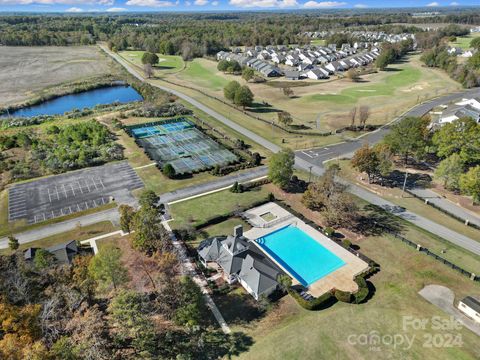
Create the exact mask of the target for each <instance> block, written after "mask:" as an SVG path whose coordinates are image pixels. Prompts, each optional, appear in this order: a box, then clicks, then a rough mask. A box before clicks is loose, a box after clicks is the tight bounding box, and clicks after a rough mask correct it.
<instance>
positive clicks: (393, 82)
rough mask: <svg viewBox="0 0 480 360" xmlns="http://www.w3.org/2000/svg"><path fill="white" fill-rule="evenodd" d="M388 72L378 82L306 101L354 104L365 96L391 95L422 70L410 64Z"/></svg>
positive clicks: (308, 97) (416, 76)
mask: <svg viewBox="0 0 480 360" xmlns="http://www.w3.org/2000/svg"><path fill="white" fill-rule="evenodd" d="M387 72H390V73H391V74H389V75H388V76H387V77H386V78H385V79H384V80H383V81H381V82H378V83H377V84H373V85H365V86H362V85H360V84H355V85H354V86H352V87H349V88H346V89H344V90H342V91H341V92H340V94H338V95H336V94H335V95H322V94H318V95H310V96H307V97H305V98H304V101H305V102H307V103H308V102H312V101H315V102H316V101H327V102H333V103H335V104H352V103H356V102H357V101H358V100H359V99H360V98H363V97H370V96H391V95H393V94H394V92H395V91H396V89H398V88H399V87H402V86H406V85H409V84H413V83H415V82H417V81H418V80H419V79H420V77H421V72H420V70H419V69H414V68H413V67H410V66H409V67H405V68H403V69H394V68H391V69H387Z"/></svg>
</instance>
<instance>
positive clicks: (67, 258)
mask: <svg viewBox="0 0 480 360" xmlns="http://www.w3.org/2000/svg"><path fill="white" fill-rule="evenodd" d="M39 249H40V248H33V247H32V248H28V249H26V250H24V252H23V255H24V258H25V260H27V261H29V260H33V259H34V258H35V253H36V252H37V251H38V250H39ZM45 250H46V251H48V252H49V253H50V254H52V255H53V256H54V257H55V259H56V261H57V263H59V264H71V263H72V261H73V258H74V257H75V256H76V255H78V254H79V252H80V249H79V248H78V246H77V242H76V241H75V240H72V241H69V242H65V243H62V244H58V245H54V246H50V247H48V248H46V249H45Z"/></svg>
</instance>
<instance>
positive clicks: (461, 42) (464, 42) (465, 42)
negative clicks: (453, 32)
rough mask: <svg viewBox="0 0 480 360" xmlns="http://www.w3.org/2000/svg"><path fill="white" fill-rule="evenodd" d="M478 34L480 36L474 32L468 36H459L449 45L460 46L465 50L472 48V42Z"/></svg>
mask: <svg viewBox="0 0 480 360" xmlns="http://www.w3.org/2000/svg"><path fill="white" fill-rule="evenodd" d="M478 36H480V34H478V33H474V34H470V35H467V36H461V37H457V40H456V41H452V42H450V43H449V45H450V46H452V47H458V48H460V49H463V50H466V49H470V42H471V41H472V39H474V38H476V37H478Z"/></svg>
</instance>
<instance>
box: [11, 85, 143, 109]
mask: <svg viewBox="0 0 480 360" xmlns="http://www.w3.org/2000/svg"><path fill="white" fill-rule="evenodd" d="M140 100H143V98H142V96H141V95H140V94H139V93H138V92H137V91H136V90H135V89H134V88H132V87H131V86H111V87H104V88H99V89H94V90H89V91H84V92H81V93H77V94H71V95H65V96H61V97H58V98H56V99H53V100H48V101H45V102H43V103H41V104H38V105H33V106H30V107H26V108H23V109H19V110H16V111H13V112H11V113H10V116H14V117H32V116H39V115H61V114H63V113H65V112H67V111H72V110H73V109H83V108H93V107H94V106H95V105H105V104H111V103H114V102H120V103H127V102H131V101H140ZM4 116H6V115H4Z"/></svg>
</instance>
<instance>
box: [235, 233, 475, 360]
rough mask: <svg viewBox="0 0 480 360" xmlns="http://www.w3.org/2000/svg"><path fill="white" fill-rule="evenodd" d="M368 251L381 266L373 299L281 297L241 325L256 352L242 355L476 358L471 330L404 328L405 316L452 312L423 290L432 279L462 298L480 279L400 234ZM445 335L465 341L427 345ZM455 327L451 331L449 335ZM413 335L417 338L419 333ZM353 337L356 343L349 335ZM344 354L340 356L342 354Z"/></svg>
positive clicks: (371, 243) (375, 241)
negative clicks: (315, 304)
mask: <svg viewBox="0 0 480 360" xmlns="http://www.w3.org/2000/svg"><path fill="white" fill-rule="evenodd" d="M360 247H361V251H362V252H363V253H364V254H366V255H367V256H369V257H371V258H372V259H374V260H375V261H377V262H378V263H380V265H381V267H382V270H381V271H380V272H379V273H378V274H376V275H375V276H373V277H372V278H370V279H369V281H371V282H372V283H373V286H374V289H375V293H374V295H373V298H372V299H370V300H369V301H368V302H367V303H365V304H361V305H353V304H345V303H337V304H335V305H334V306H332V307H331V308H328V309H325V310H322V311H317V312H315V311H307V310H304V309H302V308H301V307H300V306H298V305H297V304H296V303H295V301H294V300H293V299H292V298H291V297H285V298H283V299H282V300H281V301H280V304H279V306H278V308H277V309H276V310H274V311H273V312H272V313H271V314H269V315H268V316H267V317H265V318H264V319H261V320H260V321H258V322H257V323H256V324H255V325H252V324H249V325H248V327H241V326H238V327H234V330H243V331H245V332H246V333H247V334H248V335H250V336H252V337H253V339H254V344H253V346H252V347H251V348H250V351H249V352H247V353H244V354H242V355H240V358H241V359H278V358H288V359H319V358H322V359H352V360H353V359H355V360H356V359H445V360H447V359H452V358H455V359H477V358H478V357H479V356H480V349H479V348H478V346H477V345H476V344H477V343H478V337H477V335H475V334H474V333H472V332H470V331H469V330H466V329H462V330H460V331H458V330H444V331H442V330H433V329H432V327H431V326H432V324H431V322H429V323H428V325H427V327H426V329H425V330H413V329H411V328H407V329H404V327H403V320H404V317H406V316H411V317H413V318H416V319H417V318H418V319H427V320H428V321H431V319H432V317H433V316H439V317H440V318H441V319H442V320H447V319H448V316H447V315H446V314H445V313H443V312H442V311H441V310H439V309H438V308H437V307H436V306H434V305H431V304H430V303H428V302H427V301H425V300H424V299H423V298H421V297H420V296H419V295H418V294H417V292H418V291H419V290H421V289H422V288H423V287H424V286H425V285H426V284H440V285H445V286H448V287H449V288H451V289H452V290H454V291H455V293H456V296H457V300H458V299H461V298H462V297H463V296H465V295H467V294H477V295H478V294H479V292H480V286H479V285H478V284H474V283H473V282H472V281H470V280H468V278H466V277H463V276H461V275H460V274H458V273H457V272H455V271H454V270H452V269H449V268H448V267H446V266H445V265H443V264H441V263H439V262H437V261H435V260H434V259H432V258H429V257H427V256H425V255H423V254H419V253H418V252H416V251H415V250H414V249H412V248H410V247H408V246H406V245H405V244H403V243H402V242H400V241H399V240H395V239H391V238H389V237H385V236H382V237H370V238H367V239H365V240H364V241H362V242H361V244H360ZM362 334H365V335H364V336H366V337H368V336H371V335H374V334H376V335H378V336H380V337H383V336H388V335H390V336H394V335H395V334H399V335H401V336H403V339H404V340H405V338H404V336H406V335H408V336H409V339H411V341H412V345H411V347H408V346H407V345H406V343H404V344H401V345H399V346H397V347H394V346H393V344H388V343H381V342H380V343H379V344H377V345H375V344H371V343H370V344H368V343H367V344H364V345H361V344H362V343H361V342H360V344H359V343H358V342H357V343H355V342H353V341H352V340H358V339H361V338H358V336H359V335H362ZM435 334H438V335H436V336H437V337H440V338H441V339H444V338H446V337H447V336H450V335H453V336H457V335H458V336H459V337H460V338H461V342H460V343H458V344H457V345H456V346H452V347H442V346H440V347H435V346H433V347H429V346H424V344H425V343H426V341H427V338H428V336H432V335H435ZM447 334H450V335H447ZM412 338H413V339H412ZM349 339H350V342H349ZM339 354H341V356H339Z"/></svg>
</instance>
